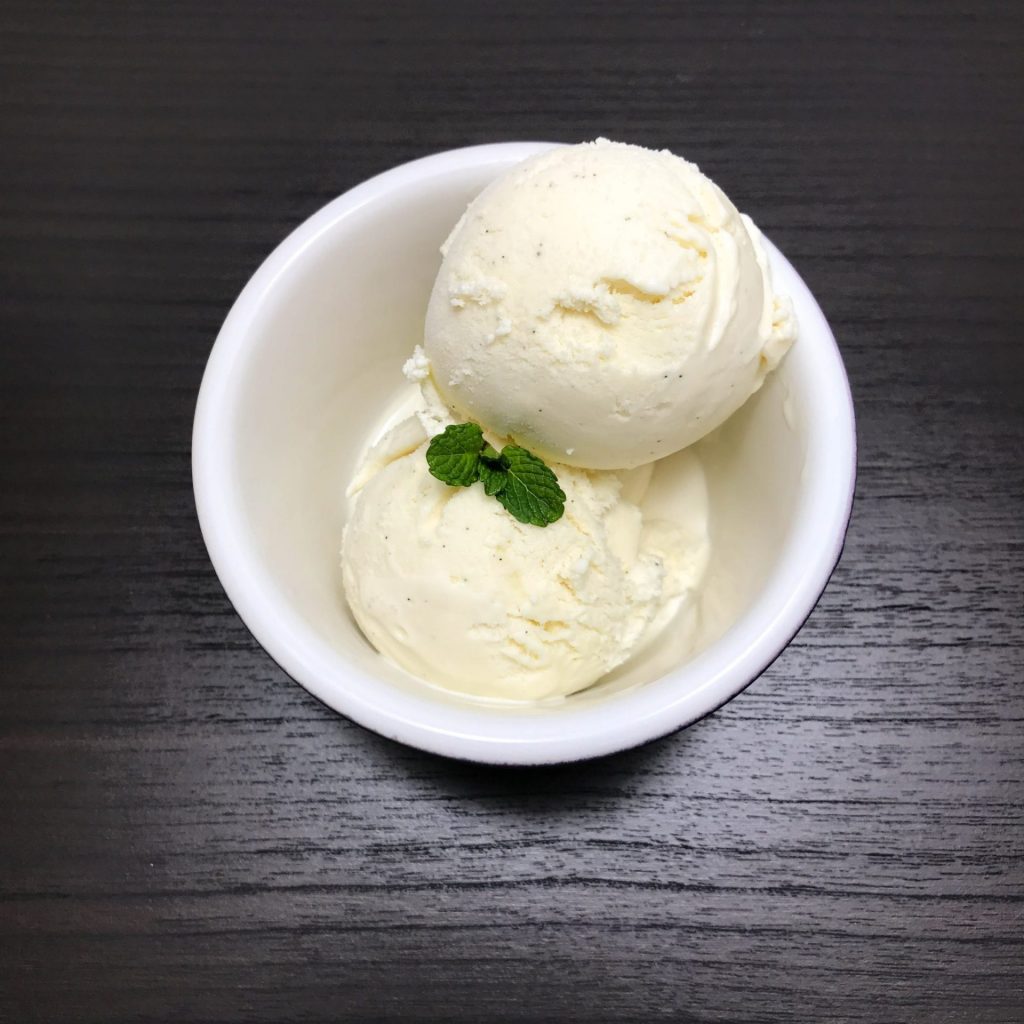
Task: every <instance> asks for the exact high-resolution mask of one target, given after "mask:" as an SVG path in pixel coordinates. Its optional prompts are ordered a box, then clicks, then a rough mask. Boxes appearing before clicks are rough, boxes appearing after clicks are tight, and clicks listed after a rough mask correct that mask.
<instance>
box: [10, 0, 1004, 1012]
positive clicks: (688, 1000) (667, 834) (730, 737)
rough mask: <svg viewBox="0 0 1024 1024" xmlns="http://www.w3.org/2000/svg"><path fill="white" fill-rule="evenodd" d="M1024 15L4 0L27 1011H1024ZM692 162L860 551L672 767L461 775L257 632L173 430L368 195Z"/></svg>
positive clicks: (17, 940) (16, 995) (187, 422)
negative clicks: (213, 558)
mask: <svg viewBox="0 0 1024 1024" xmlns="http://www.w3.org/2000/svg"><path fill="white" fill-rule="evenodd" d="M1022 44H1024V22H1022V17H1021V14H1020V8H1019V7H1017V6H1016V5H1013V4H988V5H984V4H982V5H961V4H952V3H928V2H924V0H922V2H919V3H906V2H897V0H893V2H887V3H879V4H849V5H834V4H818V5H810V4H802V3H794V4H788V5H774V4H765V5H760V4H736V3H707V4H700V5H696V4H694V5H683V4H673V3H648V4H642V5H641V4H636V5H632V6H630V5H628V4H616V5H612V4H607V5H604V4H595V5H590V6H576V5H573V4H566V3H561V4H550V5H547V4H545V5H536V4H529V3H528V4H522V3H515V4H497V5H493V6H492V5H488V4H476V3H448V4H423V3H413V2H409V3H401V4H392V3H384V2H377V3H359V4H334V3H321V4H311V3H302V4H299V3H294V4H283V3H281V4H269V3H268V4H256V3H248V4H247V3H225V2H219V0H203V2H195V3H168V4H160V3H149V4H147V3H142V2H127V3H119V4H100V3H96V4H84V3H83V4H77V5H55V4H41V3H35V2H33V3H11V2H9V0H7V2H4V3H3V4H2V5H0V480H2V486H0V564H2V579H0V644H2V654H0V665H2V673H0V678H2V685H0V1019H3V1020H4V1021H11V1022H18V1024H21V1022H25V1021H36V1020H39V1021H71V1022H86V1021H95V1022H103V1024H118V1022H128V1021H147V1020H172V1019H173V1020H183V1021H184V1020H192V1021H211V1022H213V1021H217V1022H241V1021H324V1022H326V1021H350V1020H351V1021H356V1020H367V1021H369V1020H373V1021H397V1020H408V1021H426V1020H433V1019H446V1020H452V1021H464V1022H469V1021H483V1020H508V1021H527V1020H541V1019H551V1020H564V1021H598V1020H607V1021H626V1020H636V1021H656V1020H675V1021H749V1022H753V1021H765V1022H778V1021H800V1022H805V1021H818V1020H843V1021H846V1020H849V1021H922V1022H952V1021H963V1022H968V1021H972V1022H973V1021H986V1022H989V1021H1006V1022H1010V1021H1020V1020H1021V1019H1022V1015H1024V992H1022V977H1024V945H1022V931H1024V923H1022V916H1021V911H1022V902H1024V864H1022V846H1024V785H1022V776H1024V767H1022V761H1024V754H1022V745H1024V741H1022V723H1024V621H1022V619H1024V591H1022V580H1024V511H1022V499H1024V455H1022V451H1024V447H1022V446H1024V403H1022V389H1024V359H1022V353H1024V343H1022V340H1021V323H1022V321H1024V303H1022V295H1024V286H1022V284H1021V271H1022V256H1024V246H1022V242H1021V229H1022V222H1021V180H1022V172H1024V132H1022V114H1024V79H1022V75H1021V67H1022V66H1024V61H1022V58H1021V53H1022ZM599 134H604V135H608V136H610V137H613V138H619V139H625V140H629V141H634V142H639V143H643V144H646V145H650V146H659V147H660V146H667V147H670V148H671V149H673V150H675V151H677V152H680V153H682V154H685V155H686V156H688V157H690V158H691V159H694V160H696V161H697V162H698V163H700V164H701V166H702V167H703V168H704V169H705V170H706V171H707V172H708V173H709V174H711V175H712V176H713V177H714V178H715V179H716V180H717V181H719V182H720V184H721V185H722V186H723V187H724V188H725V189H726V190H727V191H728V192H729V193H730V195H732V196H733V197H734V198H735V200H736V201H737V203H738V204H739V205H740V206H741V207H742V208H743V209H745V210H747V211H749V212H750V213H751V214H752V215H753V216H754V218H755V219H756V220H757V221H758V222H759V223H760V224H761V225H762V226H763V228H764V229H765V231H766V232H767V233H768V234H769V235H770V236H771V237H772V238H773V239H774V240H775V241H776V242H777V243H778V244H779V245H780V246H781V248H782V249H783V250H784V251H785V252H786V253H787V254H788V255H789V257H790V258H791V259H792V260H793V262H794V263H795V264H796V266H797V267H798V269H799V270H800V272H801V273H802V274H803V275H804V277H805V278H806V280H807V281H808V282H809V284H810V285H811V287H812V288H813V290H814V291H815V293H816V294H817V296H818V298H819V300H820V301H821V304H822V306H823V307H824V309H825V311H826V313H827V314H828V315H829V317H830V318H831V321H832V324H833V326H834V328H835V331H836V334H837V336H838V338H839V342H840V345H841V347H842V350H843V354H844V357H845V359H846V363H847V366H848V368H849V372H850V376H851V380H852V385H853V390H854V394H855V398H856V404H857V414H858V417H859V432H860V446H861V449H860V480H859V485H858V498H857V504H856V508H855V513H854V518H853V523H852V527H851V530H850V535H849V541H848V543H847V547H846V554H845V556H844V558H843V560H842V563H841V565H840V566H839V569H838V571H837V572H836V575H835V577H834V579H833V581H832V583H831V585H830V587H829V589H828V591H827V593H826V594H825V596H824V598H823V599H822V601H821V604H820V605H819V607H818V609H817V611H816V612H815V613H814V615H813V616H812V617H811V619H810V621H809V622H808V623H807V625H806V626H805V628H804V629H803V631H802V632H801V633H800V635H799V636H798V637H797V639H796V640H795V641H794V643H793V644H792V645H791V646H790V648H789V649H788V651H787V652H786V653H785V654H784V655H783V657H781V658H780V659H779V660H778V662H776V664H775V665H774V666H772V668H771V669H770V670H769V671H768V672H766V673H765V675H764V676H763V677H762V678H761V679H760V680H759V681H758V682H757V683H755V684H754V685H753V686H752V687H751V688H750V689H749V690H748V691H747V692H746V693H745V694H743V695H742V697H740V698H739V699H737V700H736V701H734V702H733V703H732V704H730V705H728V706H727V707H725V708H723V709H722V710H721V711H720V712H718V713H717V714H715V715H713V716H712V717H711V718H709V719H707V720H706V721H704V722H702V723H701V724H700V725H698V726H696V727H694V728H692V729H690V730H689V731H687V732H685V733H682V734H679V735H677V736H674V737H671V738H669V739H666V740H664V741H662V742H659V743H656V744H654V745H652V746H650V747H647V748H645V749H642V750H637V751H634V752H632V753H629V754H625V755H622V756H618V757H614V758H609V759H607V760H604V761H599V762H595V763H590V764H581V765H575V766H572V767H565V768H558V769H552V770H525V771H514V770H498V769H489V768H481V767H475V766H472V765H466V764H457V763H449V762H446V761H444V760H441V759H438V758H434V757H430V756H427V755H425V754H420V753H418V752H415V751H412V750H407V749H404V748H401V747H399V746H396V745H394V744H392V743H389V742H386V741H385V740H382V739H379V738H378V737H376V736H374V735H371V734H369V733H367V732H364V731H363V730H362V729H360V728H358V727H357V726H355V725H353V724H352V723H350V722H348V721H346V720H344V719H342V718H340V717H338V716H336V715H335V714H334V713H333V712H331V711H329V710H327V709H326V708H324V707H322V706H321V705H320V704H319V703H317V701H316V700H314V699H313V698H312V697H310V696H309V695H308V694H306V693H305V691H303V690H302V689H300V688H299V687H298V686H297V685H295V684H294V683H292V682H291V681H290V680H289V679H288V678H287V677H286V676H285V675H284V673H282V672H281V671H280V670H279V669H278V668H277V667H276V666H275V665H274V664H273V663H272V662H271V661H270V659H269V658H268V657H267V656H266V655H265V654H264V653H263V651H262V650H261V649H260V648H259V647H258V646H257V644H256V643H255V642H254V641H253V639H252V638H251V637H250V636H249V634H248V633H247V632H246V630H245V628H244V627H243V626H242V624H241V622H240V621H239V620H238V618H237V617H236V615H235V613H234V612H233V610H232V608H231V607H230V605H229V603H228V601H227V600H226V598H225V597H224V594H223V592H222V591H221V588H220V586H219V585H218V583H217V580H216V578H215V576H214V573H213V571H212V569H211V567H210V564H209V562H208V559H207V556H206V552H205V550H204V548H203V544H202V540H201V538H200V535H199V530H198V527H197V524H196V519H195V512H194V508H193V503H192V488H191V480H190V467H189V434H190V428H191V420H192V413H193V408H194V402H195V397H196V392H197V389H198V386H199V381H200V376H201V374H202V370H203V365H204V362H205V360H206V357H207V353H208V352H209V349H210V346H211V344H212V342H213V339H214V337H215V335H216V333H217V329H218V327H219V325H220V323H221V321H222V319H223V317H224V315H225V313H226V311H227V310H228V308H229V306H230V304H231V302H232V300H233V299H234V297H235V295H236V294H237V293H238V291H239V290H240V288H241V287H242V285H243V284H244V283H245V281H246V279H247V278H248V277H249V275H250V274H251V273H252V271H253V270H254V269H255V268H256V266H257V265H258V263H259V262H260V261H261V260H262V258H263V257H264V256H265V255H266V254H267V253H268V252H269V251H270V250H271V249H272V248H273V247H274V245H275V244H276V243H277V242H278V241H279V240H280V239H281V238H282V237H283V236H284V235H285V234H286V233H287V232H288V231H289V230H290V229H291V228H292V227H293V226H295V225H296V224H298V223H299V222H300V221H301V220H303V219H304V218H305V217H306V216H308V215H309V214H311V213H312V212H313V211H314V210H316V209H317V208H318V207H320V206H322V205H323V204H324V203H325V202H327V201H328V200H329V199H331V198H332V197H334V196H335V195H337V194H338V193H340V192H342V191H344V190H345V189H347V188H349V187H350V186H352V185H354V184H356V183H357V182H359V181H361V180H362V179H364V178H366V177H368V176H369V175H372V174H374V173H376V172H378V171H381V170H384V169H385V168H387V167H390V166H392V165H394V164H397V163H400V162H402V161H405V160H408V159H410V158H413V157H417V156H421V155H423V154H426V153H429V152H432V151H435V150H440V149H445V148H448V147H453V146H460V145H465V144H470V143H477V142H485V141H494V140H500V139H523V138H544V139H562V140H566V141H577V140H583V139H587V138H591V137H594V136H596V135H599Z"/></svg>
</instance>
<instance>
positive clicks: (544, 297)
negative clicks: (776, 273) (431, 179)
mask: <svg viewBox="0 0 1024 1024" xmlns="http://www.w3.org/2000/svg"><path fill="white" fill-rule="evenodd" d="M442 253H443V255H444V261H443V264H442V267H441V271H440V273H439V274H438V277H437V280H436V283H435V285H434V290H433V293H432V295H431V298H430V304H429V308H428V311H427V318H426V329H425V335H424V350H425V354H426V357H427V359H429V367H430V373H431V376H432V377H433V382H434V385H435V386H436V388H437V390H438V391H439V392H440V394H441V396H442V397H443V398H444V400H445V401H446V402H447V403H448V404H449V405H450V406H452V407H453V408H454V409H455V410H457V411H458V412H459V413H461V414H463V415H464V416H465V417H466V418H469V419H472V420H475V421H477V422H479V423H481V424H483V425H484V426H486V427H487V428H488V429H490V430H491V431H493V432H494V433H496V434H498V435H501V436H502V437H508V438H511V439H514V440H515V441H516V442H517V443H519V444H522V445H523V446H525V447H527V448H529V449H530V450H531V451H534V452H536V453H537V454H538V455H540V456H542V457H544V458H546V459H550V460H554V461H557V462H559V463H563V464H568V465H573V466H578V467H583V468H587V469H625V468H631V467H635V466H639V465H642V464H644V463H647V462H652V461H653V460H655V459H659V458H662V457H664V456H666V455H670V454H672V453H673V452H675V451H678V450H679V449H681V448H684V447H686V446H687V445H690V444H692V443H694V442H695V441H697V440H699V439H700V438H701V437H702V436H704V434H706V433H708V432H709V431H710V430H713V429H714V428H715V427H717V426H718V425H719V424H721V423H722V422H723V421H724V420H726V419H727V418H728V417H729V416H730V415H732V413H733V412H735V411H736V410H737V409H738V408H739V407H740V406H741V405H742V404H743V403H744V402H745V401H746V400H747V398H749V397H750V395H751V394H752V393H753V392H754V391H756V390H757V389H758V388H759V387H760V386H761V383H762V382H763V380H764V377H765V375H766V374H767V373H768V372H769V371H770V370H771V369H773V368H774V367H775V366H776V365H777V363H778V362H779V360H780V359H781V358H782V356H783V355H784V354H785V352H786V350H787V349H788V348H789V346H790V344H791V343H792V341H793V338H794V335H795V325H794V323H793V319H792V315H791V313H790V307H789V302H788V300H785V299H781V300H780V299H778V298H777V297H776V296H775V295H774V293H773V291H772V287H771V281H770V278H769V272H768V265H767V261H766V259H765V255H764V252H763V249H762V246H761V241H760V233H759V232H758V230H757V228H756V227H755V226H754V224H753V222H752V221H751V220H750V219H749V218H747V217H745V216H743V215H741V214H740V213H739V212H737V210H736V208H735V207H734V206H733V205H732V203H731V202H730V201H729V199H728V198H727V197H726V196H725V194H724V193H723V192H722V190H721V189H719V188H718V187H717V186H716V185H715V184H714V183H713V182H712V181H710V180H709V179H708V178H707V177H705V176H704V175H703V174H701V172H700V171H699V170H698V169H697V167H696V166H694V165H693V164H691V163H688V162H687V161H685V160H683V159H681V158H680V157H677V156H674V155H673V154H671V153H669V152H667V151H662V152H654V151H652V150H647V149H643V148H641V147H638V146H630V145H625V144H622V143H613V142H608V141H607V140H603V139H599V140H598V141H596V142H593V143H586V144H584V145H578V146H566V147H561V148H558V149H554V150H551V151H549V152H546V153H542V154H541V155H539V156H536V157H533V158H532V159H529V160H527V161H525V162H524V163H522V164H520V165H518V166H517V167H515V168H513V169H512V170H511V171H510V172H508V173H507V174H505V175H503V176H502V177H501V178H499V179H498V180H497V181H495V182H494V183H493V184H491V185H490V186H489V187H488V188H487V189H485V190H484V191H483V192H482V193H481V194H480V195H479V196H478V197H477V198H476V199H475V200H474V201H473V202H472V203H471V204H470V206H469V208H468V209H467V210H466V212H465V214H464V215H463V217H462V219H461V220H460V221H459V223H458V224H457V225H456V227H455V229H454V230H453V231H452V234H451V236H450V237H449V238H448V240H447V242H446V243H445V245H444V246H443V247H442Z"/></svg>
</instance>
